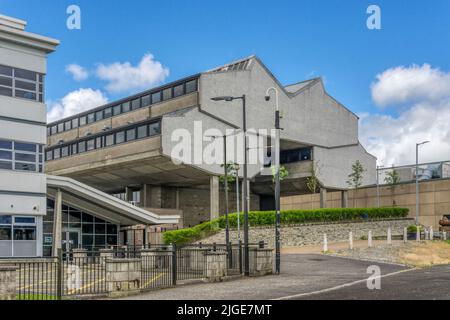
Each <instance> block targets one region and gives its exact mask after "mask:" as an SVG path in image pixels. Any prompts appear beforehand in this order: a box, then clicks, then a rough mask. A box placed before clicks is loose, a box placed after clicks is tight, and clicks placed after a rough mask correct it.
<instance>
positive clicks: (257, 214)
mask: <svg viewBox="0 0 450 320" xmlns="http://www.w3.org/2000/svg"><path fill="white" fill-rule="evenodd" d="M408 212H409V210H408V209H406V208H356V209H352V208H342V209H341V208H338V209H316V210H284V211H281V223H282V224H301V223H308V222H333V221H352V220H365V219H380V218H402V217H406V216H407V215H408ZM239 218H240V219H239V220H240V224H241V226H243V224H244V215H243V214H242V213H241V214H240V215H239ZM228 221H229V225H230V227H237V214H236V213H232V214H229V215H228ZM248 221H249V225H250V226H253V227H254V226H266V225H274V224H275V211H250V212H249V213H248ZM225 226H226V219H225V216H221V217H220V218H218V219H215V220H213V221H209V222H204V223H202V224H199V225H197V226H195V227H192V228H187V229H181V230H174V231H166V232H164V235H163V237H164V242H165V243H175V244H183V243H190V242H195V241H198V240H200V239H202V238H205V237H208V236H210V235H213V234H214V233H217V232H219V231H220V230H221V229H225Z"/></svg>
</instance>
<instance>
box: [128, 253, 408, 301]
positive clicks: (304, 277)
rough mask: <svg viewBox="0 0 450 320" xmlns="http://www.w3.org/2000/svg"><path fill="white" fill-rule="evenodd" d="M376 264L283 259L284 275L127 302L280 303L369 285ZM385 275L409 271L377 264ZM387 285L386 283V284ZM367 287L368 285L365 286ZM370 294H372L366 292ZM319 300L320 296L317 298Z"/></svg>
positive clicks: (169, 291) (322, 258)
mask: <svg viewBox="0 0 450 320" xmlns="http://www.w3.org/2000/svg"><path fill="white" fill-rule="evenodd" d="M374 264H375V263H373V262H366V261H360V260H353V259H347V258H340V257H330V256H324V255H317V254H285V255H282V273H281V275H272V276H265V277H258V278H240V279H237V280H232V281H226V282H222V283H201V284H193V285H192V284H191V285H184V286H177V287H174V288H168V289H161V290H157V291H153V292H148V293H145V294H140V295H138V296H132V297H127V298H126V299H137V300H166V299H167V300H186V299H190V300H209V299H215V300H255V299H258V300H259V299H262V300H266V299H280V298H289V297H292V296H295V298H298V295H299V294H310V293H313V292H318V291H320V290H325V289H330V288H334V287H338V286H342V285H348V284H349V283H354V282H355V281H365V279H367V278H368V277H369V276H370V274H368V273H367V267H369V266H371V265H374ZM376 264H377V265H378V266H379V267H380V270H381V274H382V275H386V274H389V273H393V272H399V271H403V270H406V268H405V267H403V266H398V265H391V264H383V263H376ZM382 283H384V282H382ZM364 286H365V282H364ZM366 290H368V289H367V288H366ZM316 297H319V296H316Z"/></svg>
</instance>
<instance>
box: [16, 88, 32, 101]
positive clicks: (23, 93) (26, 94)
mask: <svg viewBox="0 0 450 320" xmlns="http://www.w3.org/2000/svg"><path fill="white" fill-rule="evenodd" d="M16 97H17V98H23V99H29V100H36V94H35V93H34V92H29V91H23V90H18V89H16Z"/></svg>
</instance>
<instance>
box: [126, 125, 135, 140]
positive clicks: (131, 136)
mask: <svg viewBox="0 0 450 320" xmlns="http://www.w3.org/2000/svg"><path fill="white" fill-rule="evenodd" d="M126 139H127V141H131V140H134V139H136V129H135V128H133V129H130V130H127V137H126Z"/></svg>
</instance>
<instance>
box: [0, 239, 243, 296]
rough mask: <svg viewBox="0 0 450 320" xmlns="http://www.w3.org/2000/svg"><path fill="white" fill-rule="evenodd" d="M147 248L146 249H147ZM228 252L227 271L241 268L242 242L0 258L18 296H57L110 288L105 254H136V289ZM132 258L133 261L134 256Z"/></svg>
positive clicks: (195, 271)
mask: <svg viewBox="0 0 450 320" xmlns="http://www.w3.org/2000/svg"><path fill="white" fill-rule="evenodd" d="M145 249H147V250H145ZM209 251H225V252H227V266H228V274H242V265H243V261H242V260H243V259H242V257H243V245H242V243H241V244H239V243H235V244H230V245H228V246H227V245H225V244H202V243H199V244H189V245H179V246H177V245H149V246H146V247H144V246H129V247H123V246H115V247H111V248H109V250H106V251H105V250H102V251H101V250H91V251H87V250H85V251H83V250H81V251H80V250H74V251H71V252H62V251H61V250H59V252H58V257H55V258H23V259H20V258H17V259H12V258H1V259H0V265H14V266H15V267H16V268H17V269H16V282H17V283H16V299H18V300H60V299H65V298H74V297H78V296H86V295H99V294H107V293H108V280H107V273H108V270H107V264H108V259H116V260H117V259H119V260H120V259H129V258H132V259H139V261H140V262H139V261H138V262H137V263H140V268H139V270H140V277H139V279H138V280H139V284H138V287H139V289H140V290H153V289H158V288H166V287H170V286H175V285H176V284H177V280H190V279H201V278H205V277H206V276H207V274H206V270H207V259H206V253H207V252H209ZM133 263H136V261H134V262H133Z"/></svg>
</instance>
